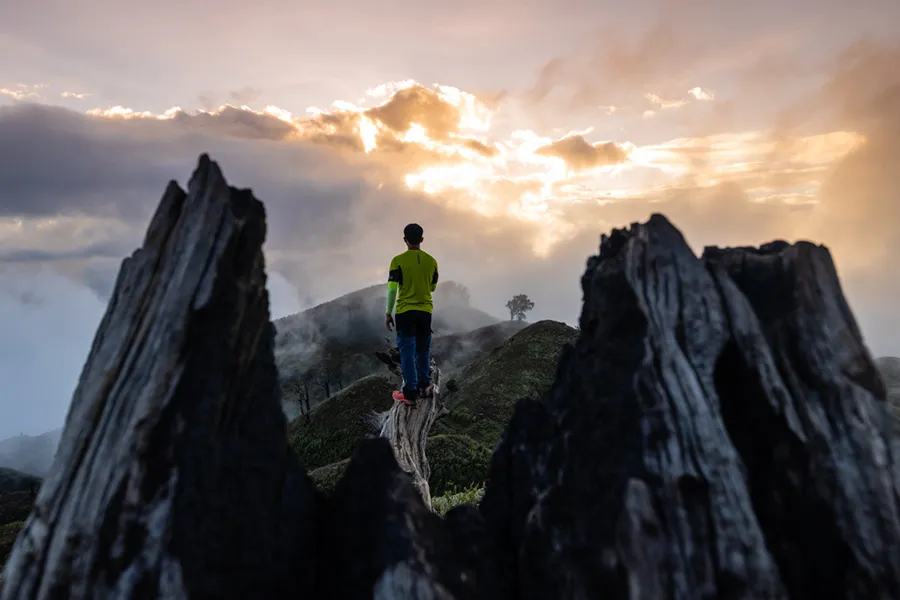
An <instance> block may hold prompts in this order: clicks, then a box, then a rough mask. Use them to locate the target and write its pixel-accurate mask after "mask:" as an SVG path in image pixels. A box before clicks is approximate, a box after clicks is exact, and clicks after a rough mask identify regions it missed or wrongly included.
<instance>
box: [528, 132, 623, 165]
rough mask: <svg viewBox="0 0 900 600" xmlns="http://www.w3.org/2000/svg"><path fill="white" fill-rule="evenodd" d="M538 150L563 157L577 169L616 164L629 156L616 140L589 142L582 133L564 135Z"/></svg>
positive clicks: (545, 154) (548, 154)
mask: <svg viewBox="0 0 900 600" xmlns="http://www.w3.org/2000/svg"><path fill="white" fill-rule="evenodd" d="M536 152H537V154H540V155H543V156H556V157H558V158H561V159H563V160H564V161H565V162H566V164H567V165H569V167H571V168H572V169H574V170H576V171H584V170H587V169H593V168H595V167H604V166H607V165H615V164H618V163H621V162H624V161H625V160H626V159H627V158H628V150H627V149H626V148H623V147H622V146H619V145H618V144H615V143H614V142H597V143H595V144H589V143H588V142H587V141H585V139H584V136H581V135H571V136H568V137H564V138H562V139H561V140H557V141H555V142H553V143H551V144H549V145H547V146H543V147H541V148H538V150H537V151H536Z"/></svg>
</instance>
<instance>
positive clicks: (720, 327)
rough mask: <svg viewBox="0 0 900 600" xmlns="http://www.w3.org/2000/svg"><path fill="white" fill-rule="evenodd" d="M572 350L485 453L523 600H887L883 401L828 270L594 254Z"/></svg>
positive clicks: (613, 242)
mask: <svg viewBox="0 0 900 600" xmlns="http://www.w3.org/2000/svg"><path fill="white" fill-rule="evenodd" d="M582 286H583V288H584V295H585V297H584V309H583V313H582V316H581V336H580V338H579V340H578V342H577V343H576V345H575V346H574V348H570V349H568V350H567V352H566V353H565V354H564V356H563V358H562V360H561V362H560V366H559V370H558V375H557V380H556V382H555V384H554V386H553V389H552V391H551V392H550V394H549V396H548V398H547V399H546V400H545V401H544V402H542V403H539V402H523V403H521V404H520V405H519V406H518V407H517V409H516V411H515V415H514V416H513V419H512V422H511V423H510V426H509V429H508V431H507V433H506V436H505V439H504V440H503V442H502V443H501V445H500V447H499V448H498V450H497V451H496V453H495V455H494V459H493V464H492V471H491V478H490V481H489V484H488V489H487V491H486V494H485V498H484V500H483V502H482V512H483V514H484V518H485V520H486V523H487V525H488V527H489V528H490V529H491V531H492V535H493V537H494V538H495V539H497V540H501V542H502V544H503V551H502V554H503V555H504V556H506V557H508V560H507V561H506V564H505V579H506V580H507V582H508V587H507V591H508V593H509V594H510V595H511V596H513V597H516V598H550V597H566V598H596V597H604V598H748V599H749V598H809V599H813V598H815V599H822V598H859V599H863V598H885V599H886V598H897V597H900V553H898V540H900V520H898V502H897V500H898V495H897V489H898V488H897V483H898V482H897V479H896V475H895V470H894V467H895V465H896V459H897V457H896V456H895V455H894V454H893V451H892V450H891V444H890V443H889V442H890V440H889V439H888V435H889V431H888V427H889V424H888V421H887V418H888V417H887V413H886V408H885V406H884V399H885V398H884V396H885V393H884V388H883V384H882V383H881V381H880V379H879V376H878V374H877V372H876V370H875V367H874V364H873V361H872V360H871V357H870V356H869V354H868V352H867V351H866V349H865V347H864V345H863V343H862V341H861V337H860V333H859V330H858V328H857V326H856V324H855V322H854V320H853V317H852V315H851V313H850V310H849V309H848V308H847V305H846V302H845V300H844V297H843V294H842V292H841V289H840V285H839V282H838V278H837V275H836V272H835V269H834V265H833V264H832V261H831V258H830V256H829V253H828V251H827V250H826V249H824V248H822V247H817V246H813V245H811V244H807V243H799V244H796V245H793V246H790V245H787V244H773V245H768V246H765V247H763V248H761V249H759V250H752V249H728V250H718V249H707V251H706V253H705V257H704V259H703V260H701V259H698V258H696V257H695V256H694V254H693V253H692V252H691V251H690V249H689V248H688V246H687V244H686V243H685V242H684V239H683V238H682V236H681V234H680V233H679V232H678V231H677V230H676V229H675V228H674V227H673V226H672V225H671V224H670V223H669V222H668V221H667V220H666V219H665V218H664V217H662V216H660V215H654V216H653V217H652V218H651V219H650V221H649V222H648V223H646V224H643V225H635V226H633V227H632V228H631V229H630V230H628V231H621V230H619V231H615V232H613V234H612V235H611V236H609V237H604V239H603V241H602V244H601V251H600V255H599V256H598V257H594V258H592V259H591V260H590V261H589V262H588V267H587V271H586V273H585V275H584V277H583V279H582Z"/></svg>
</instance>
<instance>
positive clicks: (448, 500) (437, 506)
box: [431, 487, 484, 515]
mask: <svg viewBox="0 0 900 600" xmlns="http://www.w3.org/2000/svg"><path fill="white" fill-rule="evenodd" d="M483 497H484V487H472V488H469V489H466V490H463V491H461V492H453V493H449V494H445V495H443V496H436V497H433V498H432V499H431V505H432V507H434V511H435V512H436V513H438V514H439V515H446V514H447V513H448V512H450V509H452V508H455V507H457V506H461V505H463V504H474V505H475V506H478V504H479V503H480V502H481V499H482V498H483Z"/></svg>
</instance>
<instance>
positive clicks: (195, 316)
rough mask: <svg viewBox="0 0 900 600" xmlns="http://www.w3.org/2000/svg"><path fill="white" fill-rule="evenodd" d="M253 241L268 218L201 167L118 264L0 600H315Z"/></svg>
mask: <svg viewBox="0 0 900 600" xmlns="http://www.w3.org/2000/svg"><path fill="white" fill-rule="evenodd" d="M264 238H265V212H264V208H263V205H262V204H261V203H260V202H259V201H258V200H256V199H255V198H253V196H252V194H251V193H250V191H248V190H237V189H234V188H231V187H229V186H228V185H227V183H226V182H225V180H224V179H223V177H222V174H221V172H220V171H219V168H218V167H217V166H216V165H215V163H213V162H211V161H210V160H209V159H208V158H207V157H206V156H203V157H201V160H200V164H199V167H198V168H197V170H196V171H195V173H194V175H193V177H192V178H191V181H190V185H189V186H188V192H187V193H185V192H183V191H182V190H181V189H179V188H178V186H177V185H176V184H175V183H174V182H173V183H171V184H170V185H169V187H168V189H167V190H166V192H165V195H164V196H163V198H162V201H161V203H160V206H159V208H158V210H157V211H156V214H155V216H154V217H153V219H152V221H151V223H150V226H149V228H148V230H147V234H146V238H145V240H144V244H143V247H142V248H140V249H139V250H137V251H136V252H135V253H134V254H133V255H132V256H131V257H129V258H127V259H126V260H125V261H124V262H123V264H122V268H121V271H120V273H119V276H118V280H117V282H116V286H115V290H114V292H113V295H112V298H111V299H110V301H109V307H108V308H107V311H106V314H105V315H104V317H103V319H102V321H101V323H100V326H99V328H98V331H97V334H96V337H95V338H94V342H93V346H92V347H91V350H90V354H89V356H88V358H87V362H86V364H85V366H84V370H83V372H82V375H81V378H80V380H79V383H78V386H77V389H76V391H75V393H74V397H73V399H72V404H71V407H70V410H69V414H68V416H67V418H66V424H65V427H64V431H63V434H62V439H61V441H60V444H59V449H58V451H57V459H56V463H55V464H54V466H53V470H52V473H51V475H50V476H49V477H48V478H47V479H46V481H45V482H44V484H43V486H42V488H41V490H40V493H39V495H38V498H37V503H36V506H35V508H34V510H33V512H32V514H31V515H30V517H29V519H28V520H27V522H26V524H25V528H24V530H23V531H22V533H21V534H20V536H19V538H18V540H17V542H16V545H15V547H14V549H13V552H12V555H11V556H10V559H9V561H8V563H7V566H6V569H5V575H6V581H5V582H4V587H3V598H9V599H12V598H67V597H68V598H152V597H160V598H162V597H166V598H179V597H220V598H250V597H255V598H261V597H275V596H276V595H278V594H281V593H285V592H286V591H290V590H295V591H297V592H298V593H299V591H301V590H304V589H309V588H310V586H311V585H312V583H313V581H312V577H313V568H312V567H311V566H310V564H309V562H308V559H310V558H311V557H313V556H314V549H313V547H312V540H313V539H314V533H315V532H314V529H313V527H314V522H315V521H314V519H313V515H314V514H315V513H316V512H317V500H316V495H315V492H314V488H313V486H312V483H311V482H310V481H309V479H308V478H307V476H306V474H305V473H304V471H303V470H302V468H301V467H300V466H299V464H298V461H297V459H296V458H295V456H294V455H293V453H292V452H291V450H290V448H289V447H288V445H287V441H286V435H285V418H284V415H283V414H282V412H281V408H280V406H279V402H278V391H277V387H276V385H277V383H276V371H275V364H274V359H273V335H274V330H273V327H272V325H271V323H270V322H269V306H268V295H267V292H266V287H265V281H266V279H265V271H264V264H263V255H262V243H263V240H264ZM304 558H306V559H307V562H306V563H304Z"/></svg>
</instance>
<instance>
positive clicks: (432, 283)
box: [382, 269, 438, 285]
mask: <svg viewBox="0 0 900 600" xmlns="http://www.w3.org/2000/svg"><path fill="white" fill-rule="evenodd" d="M382 272H383V271H382ZM437 282H438V272H437V269H435V270H434V275H432V276H431V285H437Z"/></svg>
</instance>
